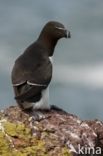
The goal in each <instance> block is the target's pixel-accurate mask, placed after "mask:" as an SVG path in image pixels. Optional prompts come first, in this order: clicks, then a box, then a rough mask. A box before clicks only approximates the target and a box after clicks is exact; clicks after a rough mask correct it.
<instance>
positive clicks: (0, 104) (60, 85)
mask: <svg viewBox="0 0 103 156" xmlns="http://www.w3.org/2000/svg"><path fill="white" fill-rule="evenodd" d="M49 20H57V21H60V22H62V23H64V25H65V26H66V27H67V28H68V29H70V31H71V34H72V38H71V39H70V40H66V39H62V40H60V41H59V42H58V45H57V47H56V49H55V55H54V76H53V81H52V84H51V86H50V103H51V104H57V105H58V106H60V107H62V108H64V109H65V110H67V111H68V112H71V113H75V114H77V115H79V116H80V117H81V118H83V119H93V118H99V119H103V115H102V114H103V113H102V110H103V104H102V103H103V1H102V0H98V1H97V0H91V1H90V0H84V1H81V0H78V1H77V0H72V1H70V0H68V1H67V0H63V1H62V0H57V1H55V0H52V1H48V0H45V1H42V0H35V1H34V0H29V1H28V0H25V1H20V0H18V1H13V0H9V1H7V0H3V1H2V0H0V108H1V109H3V108H5V107H8V106H10V105H14V104H15V101H14V99H13V96H14V95H13V90H12V86H11V80H10V74H11V69H12V66H13V63H14V60H15V59H16V58H17V57H18V56H19V55H20V54H21V53H22V52H23V51H24V49H25V48H26V47H27V46H28V45H29V44H31V43H32V42H33V41H34V40H35V39H36V38H37V36H38V35H39V32H40V30H41V29H42V27H43V25H44V24H45V23H46V22H47V21H49Z"/></svg>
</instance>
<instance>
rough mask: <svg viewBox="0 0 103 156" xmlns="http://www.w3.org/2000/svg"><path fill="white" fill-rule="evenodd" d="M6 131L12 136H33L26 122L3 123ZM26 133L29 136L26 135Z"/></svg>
mask: <svg viewBox="0 0 103 156" xmlns="http://www.w3.org/2000/svg"><path fill="white" fill-rule="evenodd" d="M3 126H4V129H5V133H7V134H8V135H10V136H12V137H18V138H25V139H28V138H29V137H31V134H30V129H29V128H26V127H25V125H24V124H21V123H20V124H15V123H10V122H5V123H3ZM25 135H26V136H27V137H25Z"/></svg>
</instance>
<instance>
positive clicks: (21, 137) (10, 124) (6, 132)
mask: <svg viewBox="0 0 103 156" xmlns="http://www.w3.org/2000/svg"><path fill="white" fill-rule="evenodd" d="M42 113H43V114H44V115H45V117H44V118H41V119H40V120H35V119H34V117H33V112H23V111H22V110H21V109H20V108H19V107H17V106H11V107H9V108H7V109H5V110H4V111H1V112H0V156H82V155H84V156H85V155H88V156H89V155H90V156H93V155H94V156H103V151H102V149H103V123H102V122H101V121H99V120H94V121H81V120H80V119H79V118H78V117H77V116H75V115H72V114H69V113H66V112H65V111H63V110H61V109H57V108H55V107H52V109H51V110H50V111H42Z"/></svg>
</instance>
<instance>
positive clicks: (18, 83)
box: [12, 57, 52, 101]
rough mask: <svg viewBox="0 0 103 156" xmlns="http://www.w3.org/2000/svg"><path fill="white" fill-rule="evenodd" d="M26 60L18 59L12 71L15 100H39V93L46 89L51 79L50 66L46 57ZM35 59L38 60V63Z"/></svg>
mask: <svg viewBox="0 0 103 156" xmlns="http://www.w3.org/2000/svg"><path fill="white" fill-rule="evenodd" d="M26 59H27V58H24V57H20V58H19V59H18V60H17V61H16V62H15V65H14V68H13V70H12V84H13V87H14V91H15V98H16V99H17V100H23V101H25V100H27V99H31V97H35V96H36V97H37V98H39V97H38V96H40V93H41V91H42V90H43V89H45V88H47V87H48V85H49V83H50V81H51V78H52V64H51V62H50V60H49V58H48V57H39V58H34V59H33V58H31V61H30V62H29V61H27V60H26ZM32 59H33V60H32ZM37 59H40V60H39V63H38V62H37ZM21 60H22V61H21ZM33 61H34V62H33ZM34 101H35V100H34Z"/></svg>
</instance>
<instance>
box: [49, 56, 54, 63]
mask: <svg viewBox="0 0 103 156" xmlns="http://www.w3.org/2000/svg"><path fill="white" fill-rule="evenodd" d="M49 60H50V62H51V64H53V57H52V56H50V57H49Z"/></svg>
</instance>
